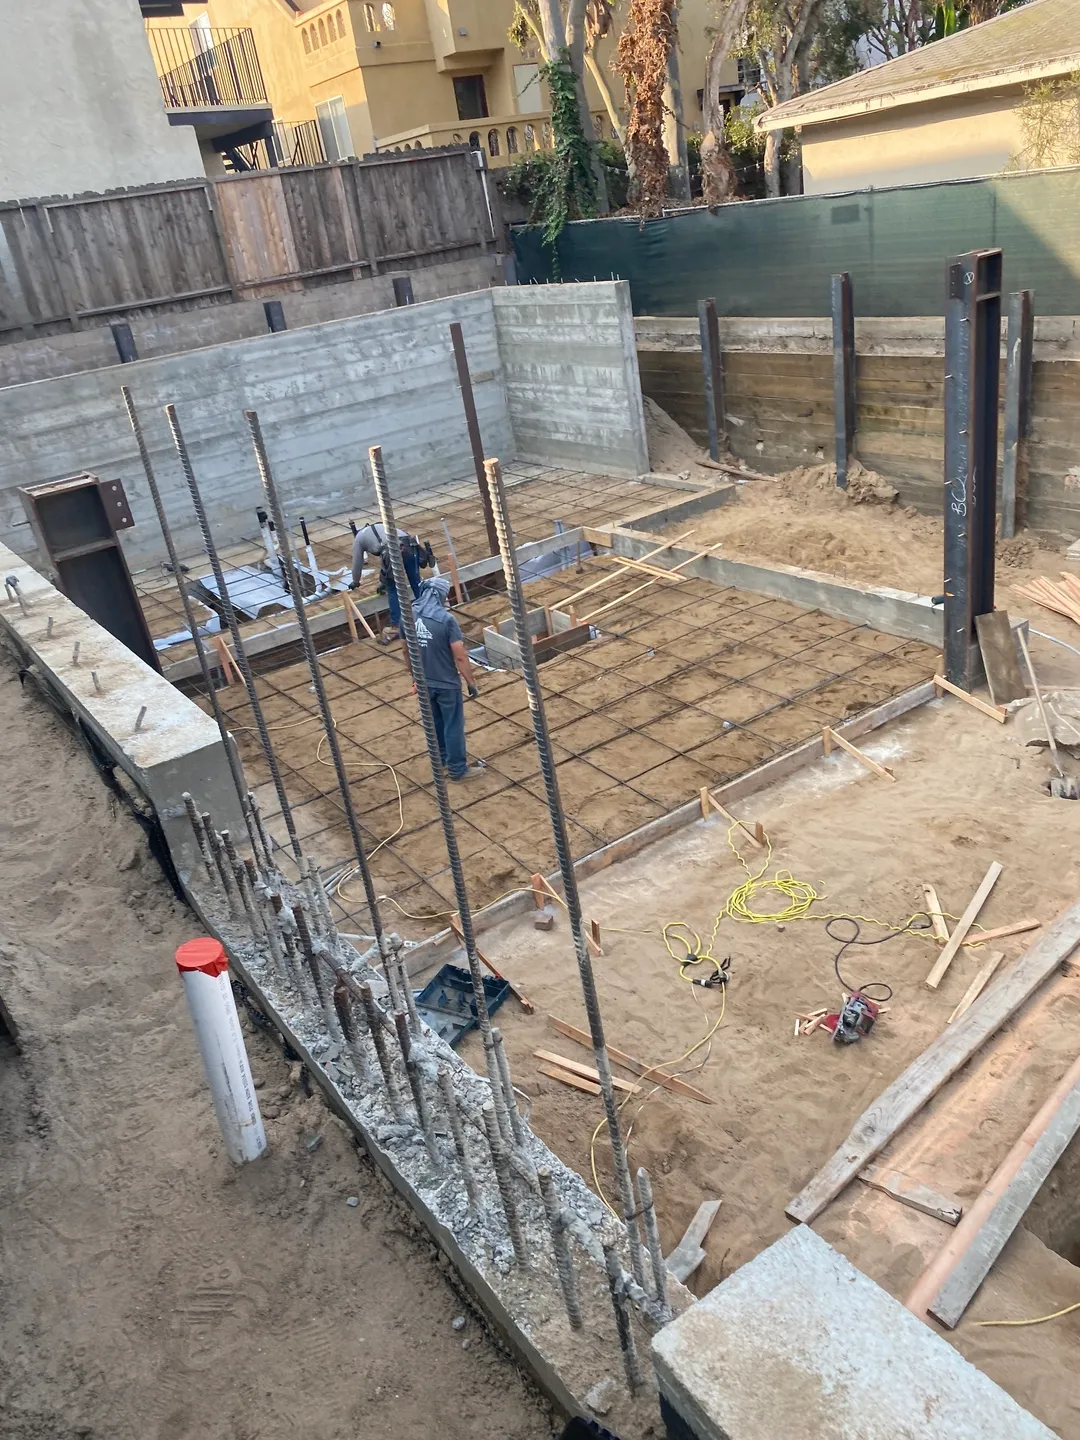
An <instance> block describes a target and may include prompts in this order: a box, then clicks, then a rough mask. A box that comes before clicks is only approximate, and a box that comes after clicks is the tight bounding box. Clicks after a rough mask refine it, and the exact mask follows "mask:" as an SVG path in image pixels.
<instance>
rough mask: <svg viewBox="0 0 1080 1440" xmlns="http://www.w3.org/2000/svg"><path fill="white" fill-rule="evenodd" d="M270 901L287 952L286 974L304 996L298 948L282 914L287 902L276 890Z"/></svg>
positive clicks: (271, 894) (273, 891) (272, 893)
mask: <svg viewBox="0 0 1080 1440" xmlns="http://www.w3.org/2000/svg"><path fill="white" fill-rule="evenodd" d="M269 899H270V907H271V909H272V910H273V912H274V918H275V919H276V920H277V923H278V931H279V933H280V935H281V944H282V948H283V949H284V951H285V973H286V974H287V975H288V977H289V979H290V980H291V981H292V982H293V984H294V985H295V986H296V989H297V991H298V992H299V994H300V995H301V996H302V995H303V993H304V984H303V980H302V979H301V975H300V969H299V967H298V965H297V963H296V946H295V945H294V944H293V938H292V935H291V933H290V932H289V930H288V929H287V928H286V925H285V923H284V916H283V913H282V912H283V911H284V909H285V902H284V900H282V898H281V896H280V895H279V894H278V893H277V891H276V890H272V891H271V892H270V896H269Z"/></svg>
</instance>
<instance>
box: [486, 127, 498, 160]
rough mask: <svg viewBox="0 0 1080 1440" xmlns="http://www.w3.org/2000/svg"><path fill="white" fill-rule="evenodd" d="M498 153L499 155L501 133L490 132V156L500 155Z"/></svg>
mask: <svg viewBox="0 0 1080 1440" xmlns="http://www.w3.org/2000/svg"><path fill="white" fill-rule="evenodd" d="M498 153H499V132H498V131H497V130H489V131H488V154H489V155H498Z"/></svg>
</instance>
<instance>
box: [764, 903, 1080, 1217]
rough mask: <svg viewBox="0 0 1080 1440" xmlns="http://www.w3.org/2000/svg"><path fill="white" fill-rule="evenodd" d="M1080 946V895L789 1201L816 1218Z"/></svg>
mask: <svg viewBox="0 0 1080 1440" xmlns="http://www.w3.org/2000/svg"><path fill="white" fill-rule="evenodd" d="M1077 945H1080V901H1078V902H1077V903H1076V904H1075V905H1072V906H1070V907H1069V909H1068V910H1066V911H1064V912H1063V913H1062V914H1061V915H1059V916H1058V918H1057V919H1056V920H1055V921H1054V923H1053V924H1052V925H1050V926H1049V927H1048V928H1047V930H1046V932H1045V934H1043V935H1042V936H1041V938H1040V939H1038V940H1037V941H1036V942H1035V943H1034V945H1032V946H1031V947H1030V948H1029V949H1028V950H1027V951H1026V953H1025V954H1023V955H1021V957H1020V959H1019V960H1018V961H1017V962H1016V964H1015V965H1014V966H1013V967H1012V969H1011V970H1010V971H1009V973H1008V974H1007V975H1005V976H1003V977H1002V979H1001V981H1000V983H999V984H997V985H995V986H993V987H992V988H991V989H989V990H987V991H985V992H984V993H983V994H982V995H981V996H980V997H979V999H978V1000H977V1001H976V1002H975V1004H974V1005H972V1007H971V1009H970V1010H968V1011H967V1012H966V1014H964V1015H961V1016H960V1018H959V1020H957V1021H956V1022H955V1023H954V1024H952V1025H949V1026H948V1027H947V1028H946V1029H945V1030H943V1031H942V1033H941V1034H940V1035H939V1036H938V1038H937V1039H936V1040H934V1041H932V1042H931V1044H930V1045H928V1046H927V1048H926V1049H925V1050H924V1051H923V1053H922V1054H921V1055H920V1056H919V1057H918V1059H917V1060H915V1061H914V1062H913V1063H912V1064H911V1065H909V1066H908V1068H907V1069H906V1070H905V1071H904V1072H903V1074H902V1075H900V1076H898V1077H897V1078H896V1079H895V1080H894V1081H893V1083H892V1084H891V1085H889V1086H887V1087H886V1088H885V1089H884V1090H883V1091H882V1093H881V1094H880V1095H879V1096H878V1098H877V1099H876V1100H875V1101H874V1102H873V1104H872V1105H870V1106H869V1108H868V1109H866V1110H865V1111H863V1113H862V1115H860V1116H859V1118H858V1119H857V1120H856V1121H855V1124H854V1125H853V1126H852V1128H851V1133H850V1134H849V1135H848V1137H847V1139H846V1140H845V1141H844V1143H843V1144H842V1145H841V1146H840V1148H839V1149H838V1150H837V1151H836V1153H835V1154H834V1155H833V1156H832V1158H831V1159H830V1160H829V1161H828V1162H827V1163H826V1164H825V1165H824V1166H823V1168H822V1169H821V1170H819V1171H818V1173H817V1174H816V1175H815V1176H814V1178H813V1179H812V1180H811V1181H810V1183H809V1184H808V1185H806V1186H805V1187H804V1188H803V1189H802V1190H801V1191H800V1192H799V1194H798V1195H796V1196H795V1198H794V1199H793V1200H792V1201H791V1203H790V1204H789V1205H788V1207H787V1214H788V1215H789V1216H790V1217H791V1219H792V1220H799V1221H802V1222H803V1224H807V1225H808V1224H809V1223H810V1222H811V1221H812V1220H815V1219H816V1218H817V1217H818V1216H819V1215H820V1214H821V1212H822V1211H823V1210H824V1209H825V1207H826V1205H828V1203H829V1201H830V1200H832V1199H834V1198H835V1197H836V1196H837V1195H839V1193H840V1191H841V1190H843V1189H844V1187H845V1186H846V1185H847V1184H849V1183H850V1181H852V1180H854V1179H855V1177H856V1176H857V1175H858V1174H859V1172H860V1171H861V1170H863V1169H865V1167H866V1166H867V1165H868V1164H869V1163H870V1162H871V1160H873V1159H874V1158H875V1156H877V1155H880V1154H881V1152H882V1150H884V1148H885V1146H886V1145H887V1144H888V1143H889V1141H890V1140H891V1139H892V1137H893V1136H894V1135H895V1134H897V1132H898V1131H900V1130H901V1129H903V1127H904V1126H905V1125H906V1124H907V1122H908V1121H909V1120H910V1119H911V1117H912V1116H913V1115H917V1114H918V1113H919V1111H920V1110H921V1109H922V1108H923V1106H924V1105H925V1104H926V1103H927V1101H929V1100H932V1099H933V1097H934V1096H935V1095H936V1094H937V1093H938V1091H939V1090H940V1089H941V1087H942V1086H943V1085H944V1084H945V1083H946V1082H947V1081H948V1080H950V1079H951V1078H952V1076H953V1075H955V1074H956V1072H957V1070H959V1069H960V1067H961V1066H962V1065H965V1064H966V1063H967V1061H968V1060H970V1059H971V1057H972V1056H973V1055H974V1054H975V1052H976V1051H977V1050H978V1049H979V1048H980V1047H981V1046H982V1045H984V1044H985V1043H986V1041H987V1040H989V1039H990V1037H991V1036H992V1035H994V1034H996V1033H997V1031H998V1030H999V1029H1000V1028H1001V1026H1002V1025H1004V1024H1005V1022H1006V1020H1008V1019H1009V1018H1010V1017H1011V1016H1013V1015H1015V1014H1016V1012H1017V1010H1019V1009H1020V1007H1021V1005H1023V1004H1024V1003H1025V1001H1027V1000H1028V999H1030V997H1031V996H1032V995H1033V994H1034V993H1035V991H1036V990H1037V989H1038V988H1039V986H1040V985H1042V984H1043V983H1044V982H1045V981H1046V980H1047V979H1049V977H1050V976H1051V975H1052V974H1053V973H1054V971H1055V970H1056V969H1057V968H1058V966H1059V965H1061V963H1062V961H1064V960H1067V959H1068V958H1069V956H1070V955H1071V954H1072V952H1073V951H1074V950H1075V949H1076V947H1077Z"/></svg>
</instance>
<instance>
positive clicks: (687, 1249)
mask: <svg viewBox="0 0 1080 1440" xmlns="http://www.w3.org/2000/svg"><path fill="white" fill-rule="evenodd" d="M720 1204H721V1202H720V1201H719V1200H703V1201H702V1202H701V1204H700V1205H699V1206H698V1208H697V1211H696V1213H695V1215H694V1218H693V1219H692V1220H691V1221H690V1224H689V1225H688V1226H687V1227H686V1233H685V1234H684V1235H683V1237H682V1239H681V1240H680V1241H679V1243H678V1245H676V1246H675V1249H674V1250H673V1251H672V1252H671V1254H670V1255H669V1256H668V1257H667V1259H666V1260H665V1261H664V1265H665V1266H666V1267H667V1270H668V1273H669V1274H671V1275H674V1276H675V1279H676V1280H679V1281H681V1283H682V1284H683V1285H685V1284H686V1282H687V1280H689V1279H690V1276H691V1275H692V1274H693V1273H694V1271H695V1270H696V1269H697V1268H698V1266H699V1265H700V1264H701V1262H702V1261H703V1260H704V1259H705V1250H704V1245H705V1237H706V1235H708V1233H709V1231H710V1229H711V1228H712V1223H713V1221H714V1220H715V1219H716V1215H717V1211H718V1210H719V1209H720Z"/></svg>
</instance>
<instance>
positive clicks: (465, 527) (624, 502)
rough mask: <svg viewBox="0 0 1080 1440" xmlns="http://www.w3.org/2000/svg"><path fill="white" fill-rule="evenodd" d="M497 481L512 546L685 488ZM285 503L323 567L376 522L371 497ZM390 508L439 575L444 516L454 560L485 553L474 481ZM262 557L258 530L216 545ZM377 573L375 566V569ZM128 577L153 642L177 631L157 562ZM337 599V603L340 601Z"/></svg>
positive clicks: (579, 478)
mask: <svg viewBox="0 0 1080 1440" xmlns="http://www.w3.org/2000/svg"><path fill="white" fill-rule="evenodd" d="M504 483H505V484H506V485H507V487H508V488H512V493H513V497H514V513H515V516H517V514H518V513H519V512H520V515H521V523H520V525H519V526H518V532H517V533H518V535H519V543H522V544H523V543H525V542H526V541H529V540H541V539H543V538H544V537H546V536H548V535H550V534H551V533H552V529H553V521H554V520H555V519H561V520H562V521H563V523H564V525H565V526H566V528H567V529H569V528H570V527H571V526H576V525H600V524H606V523H610V521H611V520H612V519H613V518H614V519H618V518H620V517H622V516H624V515H628V514H630V513H631V512H633V511H634V510H641V509H644V508H645V507H647V506H650V505H656V506H660V505H662V504H664V502H665V500H670V499H680V500H685V499H686V492H685V491H683V490H675V489H670V488H665V487H662V486H659V485H653V484H651V483H645V482H642V481H636V480H620V479H615V478H613V477H612V476H606V475H587V474H584V473H583V472H581V471H575V470H558V469H554V468H552V467H550V466H540V465H523V464H518V465H509V466H508V467H507V474H506V479H505V481H504ZM286 503H287V505H288V509H289V512H290V519H291V520H292V522H293V524H294V526H295V527H296V536H295V540H296V541H298V540H299V523H298V522H299V516H300V514H301V513H302V514H303V515H304V518H305V520H306V521H307V527H308V533H309V535H310V536H311V541H312V550H313V551H314V553H315V560H316V563H317V564H318V566H319V568H320V569H321V570H324V571H335V570H341V569H342V568H343V567H348V566H349V565H350V564H351V562H352V544H353V537H352V532H351V531H350V529H349V523H348V522H349V520H350V519H351V520H353V521H354V522H355V523H356V526H357V528H358V529H360V528H363V526H364V525H366V524H368V523H369V522H375V523H378V520H379V516H378V508H377V506H376V504H375V500H374V497H372V498H371V499H370V500H369V501H368V502H366V508H365V509H362V510H356V511H352V512H349V511H346V512H342V513H339V514H334V515H322V514H319V513H318V512H317V511H316V510H315V509H314V507H312V508H311V509H308V510H306V509H303V508H302V507H300V508H298V507H297V506H295V505H292V504H289V503H288V502H286ZM395 509H396V511H397V519H398V524H399V525H400V526H401V528H402V529H405V530H409V531H410V532H411V533H417V534H419V535H420V538H421V539H422V540H425V539H428V540H430V541H431V544H432V547H433V549H434V550H435V554H436V555H437V556H438V559H439V563H440V565H441V567H442V569H443V571H444V573H445V572H446V571H447V570H448V568H449V566H448V558H449V557H448V554H447V550H446V542H445V537H444V535H443V528H442V521H443V520H444V519H445V520H446V522H447V524H448V526H449V529H450V533H451V536H452V537H453V541H454V548H455V550H456V551H457V559H458V563H459V564H460V565H468V564H470V563H472V562H473V561H474V560H480V559H483V558H484V557H485V556H486V555H488V554H489V547H488V541H487V532H486V530H485V528H484V516H483V509H482V507H481V504H480V496H479V493H478V491H477V488H476V481H475V480H473V479H469V480H464V481H458V482H455V483H454V484H452V485H441V486H435V487H432V488H430V489H427V490H424V491H421V492H418V493H416V494H414V495H410V496H408V497H407V498H404V499H402V500H401V501H400V502H399V503H398V504H397V505H396V506H395ZM254 512H255V502H253V504H252V520H253V521H254ZM294 546H295V541H294ZM265 554H266V552H265V549H264V547H263V544H262V541H261V539H260V538H259V536H258V534H257V533H252V534H251V535H250V536H248V537H246V538H245V539H243V540H240V541H237V542H236V543H235V544H232V545H223V546H222V547H221V549H220V555H221V562H222V565H223V567H224V568H225V570H226V572H228V571H229V570H235V569H237V568H239V567H240V566H243V565H259V564H260V563H261V562H262V561H263V559H264V557H265ZM298 558H300V559H301V560H303V561H304V563H305V564H306V556H305V554H304V552H303V549H302V547H298ZM369 563H370V562H369ZM181 564H182V565H185V566H187V567H188V573H187V575H186V576H185V579H186V580H187V581H188V582H189V583H190V582H191V581H192V580H196V579H203V580H204V579H206V578H207V574H208V571H209V567H208V566H207V564H206V557H205V555H202V554H200V555H197V556H182V557H181ZM377 570H378V566H377V565H376V566H375V572H377ZM134 580H135V588H136V591H137V593H138V596H139V603H140V605H141V606H142V611H143V614H144V616H145V617H146V623H147V625H148V626H149V628H150V633H151V635H152V636H153V637H154V639H155V640H160V639H164V638H165V637H166V636H171V635H176V634H178V633H179V632H181V631H183V630H184V628H185V623H184V614H183V610H182V608H181V603H180V599H179V596H178V595H177V593H176V585H175V582H174V581H173V579H172V577H171V575H169V574H167V573H166V572H164V571H163V570H162V568H161V567H160V566H156V567H153V568H149V569H146V570H140V571H137V572H136V574H135V576H134ZM377 583H378V575H377V573H374V572H373V573H372V574H371V575H369V576H367V577H366V578H365V579H364V581H363V582H362V584H361V586H360V588H359V589H358V590H355V591H353V598H354V599H355V600H357V601H360V600H363V599H365V598H367V597H368V596H370V595H372V594H374V593H375V587H376V585H377ZM230 590H231V593H232V595H233V599H234V601H235V602H236V603H237V604H238V605H241V606H242V605H243V602H244V586H243V582H240V583H239V584H238V585H236V584H234V585H233V586H231V587H230ZM318 603H319V602H316V604H315V607H314V609H313V613H317V612H318ZM326 603H333V602H330V601H327V602H326ZM336 603H337V604H340V603H341V602H340V599H339V600H338V601H337V602H336ZM196 608H197V610H198V612H199V613H200V615H201V616H202V618H203V619H204V620H205V619H206V618H207V617H208V616H209V613H210V612H209V611H208V610H207V609H206V607H204V606H201V605H200V604H199V603H198V602H197V601H196ZM190 650H191V646H190V644H188V643H187V642H184V641H181V642H180V643H178V644H176V645H174V646H170V647H169V650H168V659H169V660H175V659H180V658H183V657H184V656H186V655H187V654H188V653H189V651H190Z"/></svg>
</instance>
